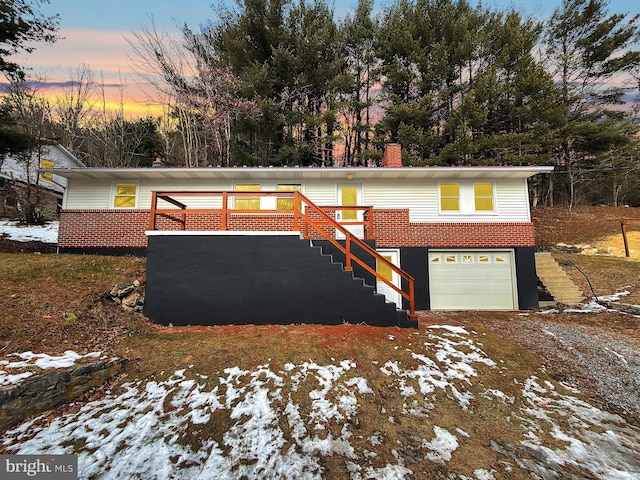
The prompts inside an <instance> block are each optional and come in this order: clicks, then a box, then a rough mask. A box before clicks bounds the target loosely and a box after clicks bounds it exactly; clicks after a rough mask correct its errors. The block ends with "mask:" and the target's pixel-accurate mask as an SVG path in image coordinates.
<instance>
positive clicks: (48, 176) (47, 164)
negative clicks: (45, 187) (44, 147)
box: [40, 158, 56, 183]
mask: <svg viewBox="0 0 640 480" xmlns="http://www.w3.org/2000/svg"><path fill="white" fill-rule="evenodd" d="M55 166H56V164H55V163H53V162H52V161H51V160H47V159H45V158H43V159H41V160H40V168H53V167H55ZM40 180H41V181H43V182H48V183H51V182H53V173H44V172H42V173H40Z"/></svg>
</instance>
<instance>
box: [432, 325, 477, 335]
mask: <svg viewBox="0 0 640 480" xmlns="http://www.w3.org/2000/svg"><path fill="white" fill-rule="evenodd" d="M427 328H431V329H438V328H440V329H442V330H447V331H449V332H451V333H456V334H458V335H466V334H467V333H468V332H467V331H466V330H465V328H464V327H456V326H453V325H429V326H427Z"/></svg>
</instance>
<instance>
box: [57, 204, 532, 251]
mask: <svg viewBox="0 0 640 480" xmlns="http://www.w3.org/2000/svg"><path fill="white" fill-rule="evenodd" d="M327 213H328V214H329V216H331V217H332V218H333V215H334V213H335V212H334V209H328V210H327ZM311 217H312V219H313V220H316V221H317V220H320V218H319V216H317V215H315V216H314V215H313V214H312V215H311ZM314 217H315V218H314ZM176 218H179V216H178V215H176ZM148 224H149V210H143V209H140V210H63V211H62V212H61V213H60V230H59V233H58V246H59V247H60V248H145V247H146V246H147V237H146V235H145V230H147V228H148ZM374 224H375V239H376V245H377V246H378V247H431V248H447V247H459V248H472V247H507V246H508V247H531V246H535V234H534V228H533V224H532V223H530V222H527V223H515V222H503V223H469V222H466V223H411V222H409V211H408V210H407V209H381V210H374ZM220 225H221V215H220V214H215V213H213V214H192V215H189V216H188V217H187V224H186V230H220ZM180 228H181V225H180V223H179V222H177V221H175V220H171V219H169V218H166V217H158V219H157V229H158V230H180ZM322 228H323V229H324V230H325V231H326V232H327V233H328V234H329V235H331V236H334V235H335V231H334V229H333V227H328V226H327V227H322ZM227 230H236V231H290V230H293V215H292V214H287V213H282V214H280V213H277V214H272V215H255V214H250V213H246V214H245V213H233V214H230V215H229V217H228V219H227ZM305 233H306V232H305ZM308 233H309V234H310V236H311V237H312V238H322V237H321V236H320V235H318V234H317V233H315V232H314V230H313V229H309V232H308Z"/></svg>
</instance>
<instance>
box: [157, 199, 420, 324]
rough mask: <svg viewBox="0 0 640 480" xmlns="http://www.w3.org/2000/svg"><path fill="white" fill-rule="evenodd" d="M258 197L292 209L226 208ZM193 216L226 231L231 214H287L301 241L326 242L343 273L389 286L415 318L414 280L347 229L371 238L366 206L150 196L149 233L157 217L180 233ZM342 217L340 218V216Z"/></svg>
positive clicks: (370, 219) (370, 214)
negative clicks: (194, 204)
mask: <svg viewBox="0 0 640 480" xmlns="http://www.w3.org/2000/svg"><path fill="white" fill-rule="evenodd" d="M175 197H192V198H193V197H209V198H216V197H219V198H220V199H221V206H220V208H191V207H189V206H187V205H186V204H185V203H182V202H180V201H178V200H176V198H175ZM262 197H276V198H284V199H288V200H291V201H292V204H293V208H292V209H234V208H229V199H231V198H244V199H247V198H254V199H255V198H258V199H259V198H262ZM159 201H164V202H167V203H169V204H170V205H172V206H173V208H159V206H158V202H159ZM327 211H329V212H339V211H343V212H344V211H355V212H362V214H361V217H362V220H358V219H357V217H358V215H356V219H355V220H349V221H340V222H338V221H336V220H335V219H334V218H332V217H331V215H329V213H327ZM193 214H216V215H220V228H219V230H227V227H228V225H229V218H230V216H231V215H238V214H253V215H274V214H291V215H292V216H293V223H292V227H291V230H292V231H299V232H300V233H301V235H302V236H303V237H304V238H307V239H309V238H311V234H310V232H311V231H314V232H316V236H317V237H320V238H324V239H326V240H328V241H329V242H330V243H331V244H333V245H334V246H335V247H336V248H337V249H338V250H339V251H340V252H342V253H343V254H344V255H345V265H344V269H345V270H347V271H351V270H353V264H354V263H356V264H358V265H360V266H361V267H362V268H364V269H365V270H366V271H367V272H369V273H370V274H372V275H373V276H374V277H375V278H376V279H378V280H379V281H381V282H382V283H384V284H386V285H387V286H389V287H390V288H391V289H392V290H394V291H395V292H397V293H398V294H400V295H401V296H402V297H403V298H405V299H406V300H407V303H408V305H409V307H408V311H409V318H411V319H416V318H417V317H416V310H415V294H414V289H415V287H414V283H415V282H414V279H413V277H412V276H411V275H409V274H408V273H406V272H405V271H404V270H402V269H401V268H400V267H398V266H396V265H394V264H393V263H391V262H389V261H388V260H387V259H386V258H384V257H383V256H382V255H380V254H379V253H378V252H376V251H375V250H374V249H373V248H371V247H370V246H369V245H368V244H367V243H365V242H363V241H362V240H360V238H358V237H357V236H356V235H354V234H353V233H352V232H351V231H350V230H349V228H348V227H357V226H362V227H363V237H364V238H365V239H370V238H375V237H374V226H373V207H370V206H329V207H326V206H325V207H319V206H317V205H316V204H314V203H313V202H311V201H310V200H309V199H308V198H307V197H305V196H304V195H303V194H302V193H300V192H291V191H277V192H266V191H260V192H246V191H242V192H240V191H238V192H235V191H222V192H218V191H215V192H212V191H206V192H205V191H169V192H164V191H158V192H153V193H152V198H151V213H150V219H149V230H156V229H157V218H158V217H162V218H168V219H170V220H172V221H176V222H178V223H179V224H180V229H181V230H186V226H187V216H188V215H193ZM343 216H344V215H343ZM327 227H329V229H333V231H334V232H340V234H341V236H343V237H344V238H343V239H341V240H344V245H342V243H340V240H338V239H336V238H335V236H336V235H332V234H330V233H329V232H327V230H326V228H327ZM354 247H359V249H360V252H361V253H360V255H361V256H365V257H366V256H368V257H370V258H372V259H374V261H376V262H378V263H382V264H383V265H386V267H387V268H388V269H390V270H391V271H393V272H395V273H396V274H397V275H398V276H399V277H400V278H401V279H402V280H401V283H402V287H404V288H402V287H398V286H396V285H394V284H393V282H392V281H390V280H388V279H386V278H385V277H384V276H382V275H381V274H380V273H379V272H377V271H376V269H375V268H371V267H370V266H369V265H368V264H367V263H366V262H365V260H363V259H362V258H360V256H358V255H356V254H354V253H353V252H354Z"/></svg>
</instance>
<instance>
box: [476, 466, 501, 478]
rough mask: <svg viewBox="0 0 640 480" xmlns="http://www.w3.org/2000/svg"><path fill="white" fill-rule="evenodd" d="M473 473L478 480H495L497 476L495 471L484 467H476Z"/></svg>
mask: <svg viewBox="0 0 640 480" xmlns="http://www.w3.org/2000/svg"><path fill="white" fill-rule="evenodd" d="M473 474H474V475H475V477H476V478H477V479H478V480H495V478H496V477H494V476H493V471H489V470H485V469H483V468H476V469H475V470H474V471H473Z"/></svg>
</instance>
